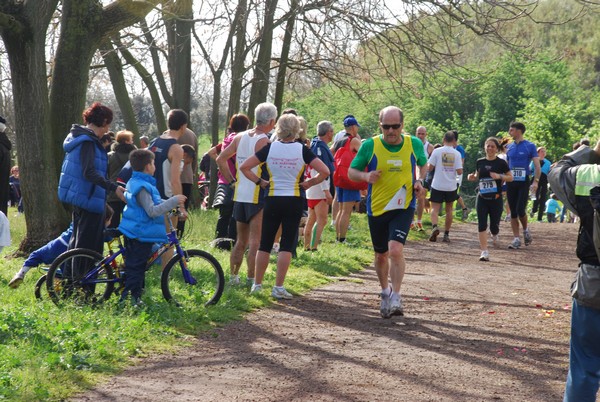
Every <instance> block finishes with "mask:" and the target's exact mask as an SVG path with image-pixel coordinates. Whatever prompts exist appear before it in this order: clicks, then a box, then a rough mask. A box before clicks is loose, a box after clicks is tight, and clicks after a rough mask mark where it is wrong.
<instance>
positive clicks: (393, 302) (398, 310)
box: [390, 292, 404, 315]
mask: <svg viewBox="0 0 600 402" xmlns="http://www.w3.org/2000/svg"><path fill="white" fill-rule="evenodd" d="M390 314H391V315H404V308H403V307H402V297H401V296H400V295H399V294H396V293H394V292H392V295H391V296H390Z"/></svg>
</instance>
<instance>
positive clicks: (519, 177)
mask: <svg viewBox="0 0 600 402" xmlns="http://www.w3.org/2000/svg"><path fill="white" fill-rule="evenodd" d="M511 171H512V174H513V181H525V179H526V177H527V176H526V175H525V168H512V169H511Z"/></svg>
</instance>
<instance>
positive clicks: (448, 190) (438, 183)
mask: <svg viewBox="0 0 600 402" xmlns="http://www.w3.org/2000/svg"><path fill="white" fill-rule="evenodd" d="M453 143H454V132H452V131H448V132H447V133H446V134H444V146H443V147H441V148H438V149H434V150H433V152H432V153H431V156H430V157H429V162H428V163H429V165H428V169H429V170H430V171H433V170H434V169H435V172H434V174H433V181H432V182H431V195H430V197H429V201H430V202H431V225H432V226H433V228H432V230H431V236H430V237H429V241H432V242H435V241H437V237H438V235H439V234H440V230H439V229H438V226H437V223H438V216H439V213H440V208H441V207H442V203H444V202H445V203H446V223H445V230H444V238H443V241H444V242H446V243H448V242H450V238H449V234H450V227H451V226H452V212H453V207H454V201H456V200H457V199H458V190H457V187H456V175H457V174H459V175H461V174H462V171H463V166H462V156H461V154H460V152H458V151H457V150H456V149H454V148H453V147H452V144H453Z"/></svg>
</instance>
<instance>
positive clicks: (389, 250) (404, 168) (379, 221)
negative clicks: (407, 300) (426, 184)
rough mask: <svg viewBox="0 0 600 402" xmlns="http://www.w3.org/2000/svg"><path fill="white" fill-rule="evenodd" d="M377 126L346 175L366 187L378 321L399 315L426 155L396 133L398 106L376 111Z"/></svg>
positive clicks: (410, 139)
mask: <svg viewBox="0 0 600 402" xmlns="http://www.w3.org/2000/svg"><path fill="white" fill-rule="evenodd" d="M379 127H380V128H381V132H382V134H381V135H378V136H375V137H372V138H369V139H367V140H365V142H363V144H362V145H361V147H360V150H359V151H358V154H357V155H356V158H354V160H353V161H352V165H351V167H350V170H349V173H348V175H349V177H350V179H351V180H356V181H359V180H360V181H364V182H367V183H369V189H368V195H367V215H368V219H369V231H370V233H371V241H372V242H373V249H374V250H375V270H376V271H377V277H378V278H379V284H380V285H381V306H380V309H379V311H380V313H381V316H382V317H383V318H390V317H391V316H392V315H404V308H403V305H402V297H401V296H400V288H401V286H402V281H403V279H404V272H405V270H406V262H405V259H404V244H405V243H406V238H407V237H408V233H409V232H410V223H411V222H412V219H413V217H414V214H415V205H416V196H418V195H419V194H420V193H421V192H422V191H423V190H424V189H423V179H424V178H425V164H426V163H427V157H426V156H425V152H424V151H423V143H422V142H421V140H419V139H418V138H417V137H412V136H410V135H403V134H402V129H403V128H404V114H403V113H402V110H400V108H398V107H396V106H388V107H386V108H384V109H382V110H381V111H380V112H379ZM365 168H367V171H366V172H365V171H364V169H365ZM415 178H417V180H415ZM390 278H391V282H392V283H391V286H390V283H389V282H390V281H389V279H390Z"/></svg>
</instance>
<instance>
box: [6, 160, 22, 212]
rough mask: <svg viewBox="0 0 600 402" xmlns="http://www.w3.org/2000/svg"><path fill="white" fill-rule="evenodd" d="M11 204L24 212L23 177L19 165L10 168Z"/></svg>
mask: <svg viewBox="0 0 600 402" xmlns="http://www.w3.org/2000/svg"><path fill="white" fill-rule="evenodd" d="M8 182H9V183H10V206H11V207H17V210H18V211H19V213H22V212H23V200H22V198H21V179H20V177H19V167H18V166H17V165H15V166H13V167H12V168H11V169H10V177H9V178H8Z"/></svg>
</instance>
